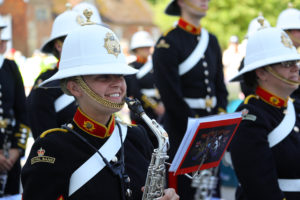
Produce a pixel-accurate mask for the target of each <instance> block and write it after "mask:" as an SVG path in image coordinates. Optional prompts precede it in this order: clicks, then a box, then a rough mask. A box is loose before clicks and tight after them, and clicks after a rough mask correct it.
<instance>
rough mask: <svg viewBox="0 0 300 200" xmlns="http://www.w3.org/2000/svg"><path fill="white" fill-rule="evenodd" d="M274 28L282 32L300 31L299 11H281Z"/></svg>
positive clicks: (292, 9) (290, 9) (293, 9)
mask: <svg viewBox="0 0 300 200" xmlns="http://www.w3.org/2000/svg"><path fill="white" fill-rule="evenodd" d="M276 27H278V28H282V29H283V30H289V29H300V11H299V10H298V9H295V8H288V9H286V10H284V11H282V12H281V13H280V14H279V16H278V19H277V24H276Z"/></svg>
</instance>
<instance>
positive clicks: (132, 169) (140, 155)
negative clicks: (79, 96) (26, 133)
mask: <svg viewBox="0 0 300 200" xmlns="http://www.w3.org/2000/svg"><path fill="white" fill-rule="evenodd" d="M116 123H120V122H116V120H115V119H114V116H113V117H112V118H111V120H110V122H109V123H108V126H107V127H106V126H103V125H101V124H99V123H96V122H95V121H93V120H91V119H90V118H88V117H85V115H84V114H82V112H81V111H80V109H78V111H77V112H76V114H75V117H74V121H73V122H72V125H73V130H74V131H76V132H77V133H79V134H80V135H81V136H82V137H84V138H85V139H86V140H87V141H88V142H89V143H90V144H91V145H93V146H94V147H95V148H96V149H99V148H100V147H101V146H102V145H103V144H104V143H105V142H106V141H107V139H108V138H109V137H108V136H110V134H111V133H112V131H113V130H114V129H115V128H118V127H117V125H116ZM88 124H89V125H88ZM92 127H93V128H92ZM122 134H124V133H122ZM39 150H43V152H44V154H43V155H44V156H49V157H51V158H55V162H53V163H51V162H50V161H49V162H36V163H34V164H32V163H31V159H33V158H34V157H37V156H38V151H39ZM152 151H153V147H152V145H151V143H150V141H149V139H148V136H147V135H146V131H145V130H144V129H143V128H142V127H140V126H128V130H127V137H126V139H125V140H124V154H125V157H124V158H125V172H126V173H127V175H128V176H129V178H130V184H129V188H130V189H131V190H132V197H131V198H130V199H134V200H137V199H142V192H141V188H142V186H144V184H145V180H146V174H147V170H148V166H149V162H150V159H151V154H152ZM39 152H41V151H39ZM94 153H95V150H93V149H92V148H91V147H90V146H89V145H87V144H86V143H85V142H83V141H82V140H81V139H79V137H78V136H76V135H75V134H74V133H72V132H70V131H67V130H66V129H52V130H49V131H46V132H44V133H43V134H42V135H41V136H40V138H38V139H37V140H36V141H35V143H34V145H33V147H32V149H31V152H30V155H29V157H28V160H27V162H26V164H25V166H24V168H23V170H22V184H23V188H24V192H23V199H24V200H39V199H43V200H56V199H59V200H63V199H74V200H80V199H82V200H86V199H88V200H99V199H103V200H111V199H113V200H118V199H121V184H120V180H119V178H118V177H117V176H115V175H113V174H112V173H111V171H110V170H109V169H108V167H107V166H106V167H104V168H103V169H102V170H101V171H100V172H98V173H97V174H96V175H95V176H94V177H93V178H92V179H91V180H89V181H88V182H87V183H86V184H84V185H83V186H82V187H81V188H80V189H79V190H77V191H76V192H74V193H73V194H72V195H71V196H70V197H68V188H69V180H70V177H71V174H72V173H73V172H74V171H75V170H76V169H77V168H79V167H80V166H81V165H82V164H83V163H84V162H85V161H86V160H88V159H89V158H90V157H91V156H92V155H93V154H94ZM117 157H118V158H119V159H120V151H119V153H118V155H117ZM99 159H101V158H100V156H99ZM111 163H112V162H111ZM92 167H93V166H91V168H92Z"/></svg>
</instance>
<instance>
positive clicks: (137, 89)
mask: <svg viewBox="0 0 300 200" xmlns="http://www.w3.org/2000/svg"><path fill="white" fill-rule="evenodd" d="M129 65H131V66H132V67H134V68H135V69H140V68H141V67H142V66H143V65H145V62H142V61H139V60H137V61H135V62H132V63H130V64H129ZM125 78H126V84H127V96H132V97H134V98H137V99H138V100H139V101H140V102H141V103H142V106H143V108H144V110H145V112H146V114H147V115H148V116H149V117H150V118H151V119H156V120H157V119H158V116H157V114H156V113H155V112H154V110H153V109H154V108H155V107H156V106H157V104H158V103H159V102H160V99H159V94H158V91H157V95H156V96H155V97H150V98H151V99H150V100H149V97H147V96H146V95H145V94H143V93H142V92H141V90H142V89H153V90H155V86H154V77H153V70H151V71H149V72H148V73H147V74H145V75H144V76H143V77H141V78H137V77H136V74H133V75H129V76H126V77H125ZM130 118H131V120H134V121H135V122H140V121H141V120H140V119H139V117H137V116H136V115H134V114H133V113H132V112H131V113H130Z"/></svg>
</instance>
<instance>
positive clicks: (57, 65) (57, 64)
mask: <svg viewBox="0 0 300 200" xmlns="http://www.w3.org/2000/svg"><path fill="white" fill-rule="evenodd" d="M59 62H60V59H59V60H58V61H57V63H56V67H57V69H58V68H59Z"/></svg>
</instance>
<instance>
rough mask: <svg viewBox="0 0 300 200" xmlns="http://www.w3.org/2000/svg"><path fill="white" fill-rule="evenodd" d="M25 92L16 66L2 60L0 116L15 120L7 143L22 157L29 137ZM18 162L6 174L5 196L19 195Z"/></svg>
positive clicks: (1, 138)
mask: <svg viewBox="0 0 300 200" xmlns="http://www.w3.org/2000/svg"><path fill="white" fill-rule="evenodd" d="M25 100H26V96H25V90H24V85H23V80H22V77H21V74H20V72H19V69H18V66H17V65H16V63H15V62H14V61H12V60H8V59H4V62H3V64H2V67H0V116H1V117H2V118H3V119H10V120H15V125H14V126H13V127H12V129H13V130H12V134H10V135H9V138H8V142H9V143H11V148H17V149H19V150H20V152H21V156H23V154H24V152H25V148H26V142H27V138H28V135H29V127H28V120H27V113H26V106H25ZM3 142H4V135H3V134H1V135H0V149H2V147H3ZM20 170H21V165H20V160H18V161H16V163H15V165H14V167H13V168H12V170H11V171H10V172H9V174H8V182H7V187H6V192H5V193H6V194H17V193H19V178H20Z"/></svg>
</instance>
